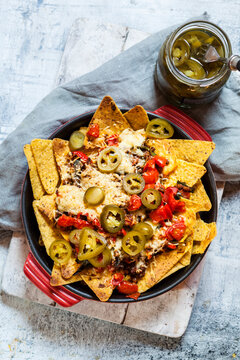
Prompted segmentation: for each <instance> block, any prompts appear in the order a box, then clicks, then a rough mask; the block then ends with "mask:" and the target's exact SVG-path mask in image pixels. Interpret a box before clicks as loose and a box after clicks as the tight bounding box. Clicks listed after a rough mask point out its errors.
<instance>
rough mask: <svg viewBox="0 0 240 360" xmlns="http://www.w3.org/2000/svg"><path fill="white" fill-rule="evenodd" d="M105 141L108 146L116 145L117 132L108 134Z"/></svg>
mask: <svg viewBox="0 0 240 360" xmlns="http://www.w3.org/2000/svg"><path fill="white" fill-rule="evenodd" d="M106 142H107V144H108V145H109V146H117V145H118V134H114V135H111V136H109V137H108V138H107V139H106Z"/></svg>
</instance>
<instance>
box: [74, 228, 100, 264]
mask: <svg viewBox="0 0 240 360" xmlns="http://www.w3.org/2000/svg"><path fill="white" fill-rule="evenodd" d="M103 240H104V238H103V237H102V236H101V235H99V234H98V233H97V232H96V231H94V230H92V229H90V228H84V229H82V232H81V236H80V243H79V254H78V260H80V261H83V260H89V259H91V258H93V257H95V256H97V255H99V254H100V253H101V252H103V250H104V248H105V246H106V245H105V244H104V242H103Z"/></svg>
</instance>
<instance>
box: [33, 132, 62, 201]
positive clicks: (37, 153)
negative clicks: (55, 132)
mask: <svg viewBox="0 0 240 360" xmlns="http://www.w3.org/2000/svg"><path fill="white" fill-rule="evenodd" d="M31 149H32V152H33V156H34V160H35V162H36V165H37V170H38V174H39V177H40V179H41V182H42V184H43V187H44V189H45V191H46V193H48V194H52V193H53V192H54V191H55V189H56V186H57V184H58V180H59V176H58V171H57V165H56V161H55V158H54V155H53V146H52V140H42V139H34V140H32V142H31Z"/></svg>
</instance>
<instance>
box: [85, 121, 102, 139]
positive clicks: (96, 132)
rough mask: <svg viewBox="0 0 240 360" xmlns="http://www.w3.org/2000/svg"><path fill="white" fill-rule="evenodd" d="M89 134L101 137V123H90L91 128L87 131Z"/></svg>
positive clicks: (89, 135)
mask: <svg viewBox="0 0 240 360" xmlns="http://www.w3.org/2000/svg"><path fill="white" fill-rule="evenodd" d="M87 136H88V137H94V138H98V137H99V125H98V124H92V125H90V127H89V130H88V132H87Z"/></svg>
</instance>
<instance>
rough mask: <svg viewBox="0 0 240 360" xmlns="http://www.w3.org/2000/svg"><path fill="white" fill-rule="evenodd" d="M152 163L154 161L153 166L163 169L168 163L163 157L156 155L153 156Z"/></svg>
mask: <svg viewBox="0 0 240 360" xmlns="http://www.w3.org/2000/svg"><path fill="white" fill-rule="evenodd" d="M154 161H155V164H156V165H157V166H159V167H160V168H163V167H164V166H166V165H167V163H168V160H167V159H166V158H165V157H163V156H158V155H155V156H154Z"/></svg>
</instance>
